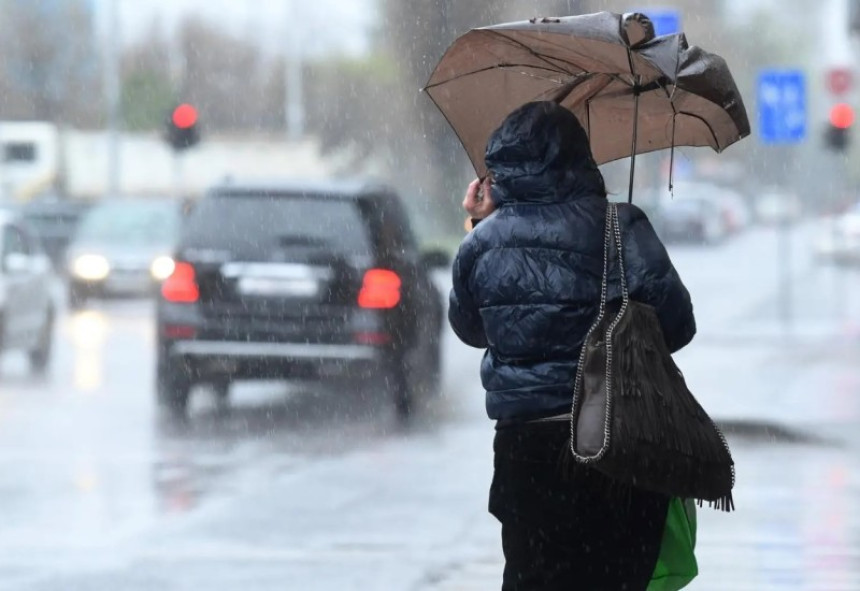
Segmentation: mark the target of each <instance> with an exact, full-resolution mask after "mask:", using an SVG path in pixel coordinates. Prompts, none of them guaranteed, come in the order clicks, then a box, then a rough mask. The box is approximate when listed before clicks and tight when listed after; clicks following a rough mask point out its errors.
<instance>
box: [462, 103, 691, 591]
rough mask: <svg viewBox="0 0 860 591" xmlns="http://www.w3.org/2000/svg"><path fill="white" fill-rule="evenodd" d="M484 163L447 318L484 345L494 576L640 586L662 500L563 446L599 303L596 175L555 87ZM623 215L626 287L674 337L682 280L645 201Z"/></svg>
mask: <svg viewBox="0 0 860 591" xmlns="http://www.w3.org/2000/svg"><path fill="white" fill-rule="evenodd" d="M485 162H486V165H487V169H488V171H489V175H488V179H490V181H489V182H486V183H484V193H485V196H484V198H483V200H482V201H478V200H477V199H476V193H477V190H478V182H477V181H476V182H473V183H472V185H470V187H469V191H468V193H467V195H466V200H465V201H464V206H465V207H466V209H467V211H468V212H469V213H470V214H471V215H472V217H473V218H482V219H481V221H480V223H478V224H477V225H476V226H475V227H474V229H473V230H472V231H471V232H470V233H469V234H468V235H467V236H466V238H465V239H464V240H463V242H462V244H461V246H460V249H459V252H458V254H457V257H456V259H455V261H454V265H453V287H452V290H451V295H450V307H449V312H448V318H449V321H450V324H451V327H452V328H453V330H454V332H455V333H456V334H457V336H458V337H459V338H460V339H461V340H462V341H463V342H464V343H466V344H467V345H470V346H472V347H477V348H481V349H486V353H485V355H484V358H483V360H482V362H481V380H482V382H483V386H484V388H485V390H486V408H487V414H488V415H489V417H490V418H491V419H493V420H495V421H496V436H495V441H494V452H495V460H494V467H495V471H494V476H493V482H492V485H491V487H490V512H491V513H492V514H493V515H495V516H496V517H497V518H498V519H499V521H500V522H501V524H502V545H503V550H504V553H505V560H506V564H505V572H504V578H503V586H502V589H503V591H513V590H529V591H532V590H535V589H541V590H551V589H565V590H568V589H588V590H593V589H594V590H596V589H601V590H603V589H606V590H614V589H627V590H630V591H638V590H645V589H646V588H647V586H648V582H649V580H650V578H651V574H652V572H653V570H654V565H655V563H656V560H657V556H658V552H659V548H660V541H661V536H662V533H663V525H664V523H665V519H666V511H667V507H668V501H669V499H668V498H666V497H663V496H661V495H657V494H654V493H650V492H646V491H642V490H639V489H634V488H629V489H625V488H623V487H622V486H621V485H619V484H617V483H614V482H610V481H608V479H606V477H604V476H602V475H601V474H599V473H598V472H596V471H594V470H593V469H591V468H588V467H585V466H581V465H575V464H573V463H571V462H564V461H561V462H560V458H561V459H564V458H567V457H568V456H569V454H570V451H569V447H568V440H569V437H570V423H569V420H570V415H569V413H570V408H571V400H572V394H573V383H574V379H575V377H576V370H577V363H578V360H579V353H580V349H581V347H582V344H583V342H584V340H585V337H586V334H587V332H588V330H589V328H590V327H591V324H592V323H593V322H594V319H595V318H596V316H597V314H598V308H599V301H600V293H601V280H602V274H603V246H604V226H605V221H606V203H607V200H606V188H605V185H604V181H603V176H602V175H601V173H600V171H599V169H598V167H597V165H596V164H595V162H594V158H593V157H592V155H591V149H590V146H589V141H588V136H587V134H586V133H585V131H584V129H583V128H582V126H581V125H580V123H579V121H578V119H577V118H576V116H574V115H573V114H572V113H571V112H570V111H568V110H567V109H565V108H563V107H561V106H559V105H557V104H555V103H553V102H534V103H528V104H526V105H524V106H522V107H520V108H519V109H517V110H516V111H514V112H513V113H511V114H510V115H509V116H508V117H507V118H506V119H505V121H504V122H503V123H502V125H501V126H500V127H499V128H498V129H497V130H496V131H495V132H494V133H493V134H492V135H491V137H490V139H489V142H488V144H487V150H486V155H485ZM618 214H619V220H620V223H621V228H622V232H623V234H624V238H623V248H624V256H625V263H626V276H627V281H628V284H629V289H630V294H631V298H632V299H634V300H637V301H640V302H643V303H646V304H650V305H651V306H653V307H654V308H655V309H656V312H657V316H658V318H659V321H660V325H661V328H662V330H663V333H664V337H665V339H666V342H667V345H668V346H669V348H670V350H671V351H672V352H675V351H677V350H679V349H681V348H682V347H684V346H685V345H687V344H688V343H689V342H690V341H691V340H692V338H693V336H694V334H695V332H696V325H695V320H694V317H693V308H692V304H691V301H690V296H689V293H688V291H687V289H686V288H685V287H684V285H683V283H682V282H681V280H680V278H679V276H678V274H677V272H676V271H675V268H674V266H673V265H672V262H671V261H670V259H669V256H668V254H667V253H666V249H665V248H664V247H663V244H662V243H661V242H660V240H659V239H658V237H657V235H656V233H655V232H654V229H653V227H652V226H651V224H650V222H649V221H648V219H647V217H646V216H645V214H644V213H643V212H642V211H641V210H640V209H639V208H637V207H635V206H632V205H624V206H620V207H619V209H618ZM618 272H619V271H618V269H617V267H616V266H613V265H611V266H610V275H609V279H610V281H609V284H610V286H611V287H610V289H609V293H608V299H609V304H608V305H609V306H610V307H613V306H617V305H618V304H619V302H620V298H621V294H620V291H619V289H618V287H617V285H618V284H619V281H618V280H617V278H618ZM613 274H614V278H613ZM565 452H566V453H567V455H565Z"/></svg>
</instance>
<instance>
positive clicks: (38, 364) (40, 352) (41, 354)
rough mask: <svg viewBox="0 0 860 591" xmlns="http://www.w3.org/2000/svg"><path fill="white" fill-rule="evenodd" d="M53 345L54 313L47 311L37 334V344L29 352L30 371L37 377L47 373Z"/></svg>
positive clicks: (50, 310)
mask: <svg viewBox="0 0 860 591" xmlns="http://www.w3.org/2000/svg"><path fill="white" fill-rule="evenodd" d="M53 343H54V311H53V310H52V309H49V310H48V314H47V317H46V318H45V324H44V325H43V326H42V330H41V331H40V332H39V342H38V343H37V344H36V347H35V348H34V349H32V350H31V351H30V352H29V357H30V371H32V372H33V373H34V374H36V375H38V376H43V375H45V373H46V372H47V371H48V366H49V365H50V364H51V354H52V352H53Z"/></svg>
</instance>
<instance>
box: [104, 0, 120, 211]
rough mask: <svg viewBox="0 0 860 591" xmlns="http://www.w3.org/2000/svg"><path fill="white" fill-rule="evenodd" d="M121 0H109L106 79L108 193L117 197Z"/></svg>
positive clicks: (118, 184) (118, 178) (118, 191)
mask: <svg viewBox="0 0 860 591" xmlns="http://www.w3.org/2000/svg"><path fill="white" fill-rule="evenodd" d="M118 3H119V0H109V2H108V3H107V10H108V31H107V48H106V49H107V51H106V54H107V55H106V58H107V59H106V62H107V64H108V67H107V72H106V74H107V78H106V80H105V91H106V94H107V105H108V121H107V124H108V129H107V194H108V196H109V197H117V196H118V195H119V193H120V178H121V171H120V166H121V160H120V137H119V126H120V115H121V113H120V89H119V86H120V80H119V47H120V20H119V6H118Z"/></svg>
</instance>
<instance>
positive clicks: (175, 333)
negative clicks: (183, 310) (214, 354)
mask: <svg viewBox="0 0 860 591" xmlns="http://www.w3.org/2000/svg"><path fill="white" fill-rule="evenodd" d="M161 334H162V335H163V336H164V337H165V338H168V339H193V338H194V337H196V336H197V329H196V328H195V327H193V326H187V325H185V324H168V325H166V326H165V327H164V328H163V329H162V330H161Z"/></svg>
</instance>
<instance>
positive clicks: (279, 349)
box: [170, 340, 379, 361]
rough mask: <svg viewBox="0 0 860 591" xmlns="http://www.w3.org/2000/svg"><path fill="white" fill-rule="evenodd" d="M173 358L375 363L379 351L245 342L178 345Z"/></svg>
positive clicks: (355, 347) (179, 342)
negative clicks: (235, 358) (177, 356)
mask: <svg viewBox="0 0 860 591" xmlns="http://www.w3.org/2000/svg"><path fill="white" fill-rule="evenodd" d="M170 351H171V354H172V355H182V356H185V357H204V358H205V357H228V358H234V357H239V358H254V359H287V360H310V361H313V360H319V361H326V360H333V361H361V360H365V361H373V360H376V359H378V358H379V349H377V348H376V347H371V346H366V345H317V344H304V343H302V344H297V343H251V342H245V341H198V340H191V341H176V342H174V343H173V345H172V346H171V348H170Z"/></svg>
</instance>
